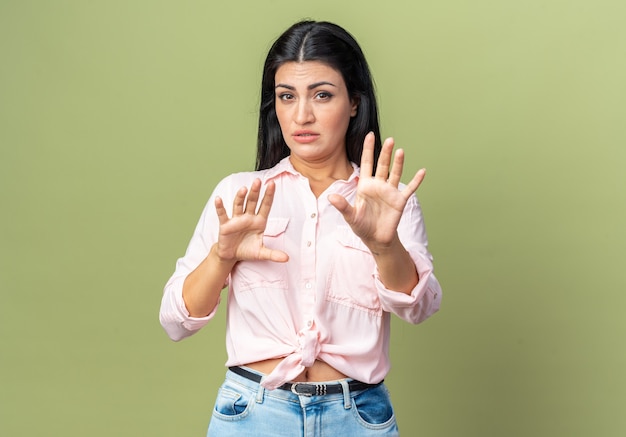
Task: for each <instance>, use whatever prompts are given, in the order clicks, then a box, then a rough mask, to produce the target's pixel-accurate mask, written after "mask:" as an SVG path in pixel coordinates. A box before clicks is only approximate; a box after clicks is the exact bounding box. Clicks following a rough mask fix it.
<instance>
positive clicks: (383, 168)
mask: <svg viewBox="0 0 626 437" xmlns="http://www.w3.org/2000/svg"><path fill="white" fill-rule="evenodd" d="M393 146H394V140H393V138H388V139H387V140H385V142H384V144H383V146H382V150H381V153H380V157H379V158H378V165H377V166H376V172H375V173H374V172H373V170H374V169H373V167H374V134H373V133H372V132H370V133H369V134H367V136H366V137H365V141H364V144H363V155H362V157H361V174H360V177H359V184H358V186H357V193H356V200H355V202H354V206H352V205H350V204H349V203H348V201H347V200H346V199H345V198H344V197H343V196H340V195H338V194H331V195H330V196H329V197H328V200H329V201H330V203H331V204H332V205H333V206H334V207H335V208H337V209H338V210H339V212H341V214H342V215H343V217H344V219H345V220H346V222H347V223H348V224H349V225H350V227H351V228H352V230H353V231H354V233H355V234H356V235H358V236H359V237H360V238H361V240H362V241H363V243H365V245H366V246H367V247H368V248H369V249H370V250H371V251H372V252H374V253H376V252H380V251H385V250H386V249H388V248H390V247H391V246H393V244H395V243H397V239H398V233H397V229H398V224H399V223H400V218H401V217H402V212H403V211H404V207H405V205H406V203H407V201H408V199H409V197H411V195H412V194H413V193H415V191H416V190H417V188H418V187H419V186H420V184H421V183H422V180H423V179H424V176H425V174H426V171H425V170H424V169H421V170H419V171H418V172H417V173H415V176H413V179H411V181H410V182H409V183H408V184H407V185H406V186H405V188H404V189H402V190H400V189H399V188H398V185H399V183H400V178H401V177H402V169H403V166H404V151H403V150H402V149H398V150H396V153H395V156H394V157H393V166H391V170H390V165H391V155H392V152H393Z"/></svg>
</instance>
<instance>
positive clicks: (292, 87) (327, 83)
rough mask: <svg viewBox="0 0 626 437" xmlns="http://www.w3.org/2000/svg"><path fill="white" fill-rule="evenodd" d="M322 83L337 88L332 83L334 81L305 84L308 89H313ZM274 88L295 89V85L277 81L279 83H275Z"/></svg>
mask: <svg viewBox="0 0 626 437" xmlns="http://www.w3.org/2000/svg"><path fill="white" fill-rule="evenodd" d="M322 85H330V86H332V87H335V88H337V85H335V84H334V83H332V82H327V81H321V82H315V83H312V84H311V85H309V86H307V89H309V90H313V89H315V88H317V87H320V86H322ZM276 88H287V89H288V90H291V91H295V89H296V87H294V86H291V85H287V84H284V83H279V84H277V85H276V86H275V87H274V89H276Z"/></svg>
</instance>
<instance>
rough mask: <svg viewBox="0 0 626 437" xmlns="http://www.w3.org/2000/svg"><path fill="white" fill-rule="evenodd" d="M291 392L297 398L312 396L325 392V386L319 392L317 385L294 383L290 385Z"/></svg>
mask: <svg viewBox="0 0 626 437" xmlns="http://www.w3.org/2000/svg"><path fill="white" fill-rule="evenodd" d="M298 386H300V387H301V389H300V390H298ZM291 392H292V393H293V394H295V395H298V396H313V395H317V394H321V393H323V392H326V386H323V388H322V390H320V387H319V386H318V384H306V383H302V382H294V383H293V384H291Z"/></svg>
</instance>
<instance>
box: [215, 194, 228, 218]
mask: <svg viewBox="0 0 626 437" xmlns="http://www.w3.org/2000/svg"><path fill="white" fill-rule="evenodd" d="M215 212H217V218H218V219H219V221H220V225H223V224H225V223H226V222H227V221H228V214H226V208H224V201H223V200H222V198H221V197H216V198H215Z"/></svg>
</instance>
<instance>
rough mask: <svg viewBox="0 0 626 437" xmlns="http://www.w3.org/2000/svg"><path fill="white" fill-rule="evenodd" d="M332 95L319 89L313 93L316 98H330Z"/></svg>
mask: <svg viewBox="0 0 626 437" xmlns="http://www.w3.org/2000/svg"><path fill="white" fill-rule="evenodd" d="M332 96H333V95H332V94H331V93H329V92H327V91H320V92H319V93H317V94H316V95H315V98H316V99H317V100H330V98H331V97H332Z"/></svg>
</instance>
